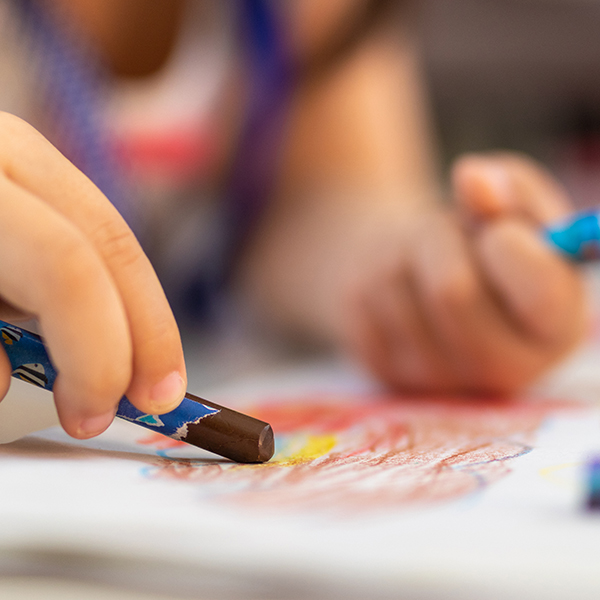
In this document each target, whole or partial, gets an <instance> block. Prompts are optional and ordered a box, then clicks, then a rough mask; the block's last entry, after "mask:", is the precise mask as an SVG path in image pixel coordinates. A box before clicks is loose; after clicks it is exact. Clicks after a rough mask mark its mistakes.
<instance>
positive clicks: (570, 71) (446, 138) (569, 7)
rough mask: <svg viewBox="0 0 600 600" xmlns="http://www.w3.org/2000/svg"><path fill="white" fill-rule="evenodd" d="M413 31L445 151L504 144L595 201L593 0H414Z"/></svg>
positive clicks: (598, 102) (597, 25)
mask: <svg viewBox="0 0 600 600" xmlns="http://www.w3.org/2000/svg"><path fill="white" fill-rule="evenodd" d="M418 29H419V35H420V40H421V47H422V52H423V61H424V67H425V71H426V76H427V79H428V83H429V87H430V91H431V96H432V103H433V107H434V112H435V118H436V121H437V125H438V131H439V133H440V136H441V140H442V144H443V149H444V155H445V158H446V160H447V161H448V160H450V159H451V158H452V157H454V156H456V155H457V154H459V153H461V152H466V151H475V150H486V149H495V148H511V149H516V150H521V151H523V152H527V153H529V154H532V155H533V156H535V157H537V158H539V159H541V160H543V161H544V162H546V163H547V164H549V165H550V166H551V167H552V168H553V169H554V170H555V171H556V174H557V175H558V176H559V177H560V178H561V180H562V181H563V182H564V183H565V184H566V185H567V187H568V188H569V189H570V190H571V192H572V193H573V195H574V197H575V200H576V202H577V203H578V204H579V205H580V206H587V205H590V204H598V199H599V198H600V35H599V29H600V2H598V1H596V0H452V1H450V2H449V1H448V0H421V2H420V3H419V8H418Z"/></svg>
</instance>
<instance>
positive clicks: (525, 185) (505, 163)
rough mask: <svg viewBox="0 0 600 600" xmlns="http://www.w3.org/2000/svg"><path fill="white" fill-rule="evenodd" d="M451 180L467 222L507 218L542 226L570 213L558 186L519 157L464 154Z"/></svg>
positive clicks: (535, 165) (535, 164)
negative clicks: (523, 220) (515, 218)
mask: <svg viewBox="0 0 600 600" xmlns="http://www.w3.org/2000/svg"><path fill="white" fill-rule="evenodd" d="M451 178H452V187H453V192H454V196H455V199H456V202H457V204H458V207H459V209H461V210H462V212H463V213H464V214H465V216H466V217H467V218H468V219H470V220H476V221H480V220H486V221H487V220H491V219H495V218H498V217H506V216H510V217H520V218H523V219H525V220H526V221H529V222H530V223H532V224H534V225H545V224H548V223H552V222H553V221H556V220H557V219H560V218H562V217H564V216H565V215H566V214H567V213H568V212H570V210H571V204H570V202H569V200H568V196H567V193H566V191H565V190H564V189H563V187H562V186H561V185H560V183H559V182H558V181H557V180H556V179H555V178H554V177H553V176H552V175H551V174H550V173H549V172H548V171H547V170H546V169H545V168H544V167H543V166H542V165H541V164H539V163H538V162H536V161H534V160H533V159H531V158H528V157H525V156H523V155H520V154H516V153H508V152H505V153H495V154H479V155H477V154H469V155H465V156H463V157H461V158H460V159H458V160H457V161H456V163H455V164H454V166H453V169H452V174H451Z"/></svg>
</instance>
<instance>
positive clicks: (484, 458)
mask: <svg viewBox="0 0 600 600" xmlns="http://www.w3.org/2000/svg"><path fill="white" fill-rule="evenodd" d="M362 400H363V401H358V402H357V400H356V399H352V398H347V399H331V398H323V399H305V398H301V399H298V400H297V401H293V402H285V403H264V404H261V405H258V406H253V407H252V411H253V414H255V415H257V416H258V417H259V418H261V419H263V420H266V421H269V422H271V423H272V425H273V428H274V430H275V432H276V447H277V452H276V454H275V456H274V458H273V459H272V460H271V461H270V462H268V463H266V464H263V465H250V466H240V465H235V464H233V463H227V462H222V463H219V464H215V463H214V462H213V463H210V464H209V463H207V462H203V461H200V460H197V461H185V460H184V461H182V460H175V461H173V462H171V463H169V464H167V463H165V462H164V461H161V462H160V464H157V465H156V466H155V467H154V468H150V469H147V470H146V471H145V475H147V476H151V477H167V478H172V479H177V480H178V481H180V482H187V483H192V484H194V483H196V482H197V483H199V484H201V491H202V494H203V495H207V494H208V495H213V496H217V497H220V498H221V497H222V498H223V499H224V500H225V501H229V502H235V503H243V504H244V505H246V506H254V507H256V508H257V509H265V510H269V511H277V510H285V509H286V508H293V509H306V510H316V511H318V512H335V513H336V514H338V515H339V514H350V515H351V514H353V513H356V512H357V511H360V512H364V511H368V510H372V509H380V508H385V507H387V508H394V509H396V508H398V507H401V506H408V505H414V504H424V503H425V504H427V503H429V504H431V503H440V502H449V501H455V500H458V499H460V498H464V497H465V496H468V495H470V494H474V493H477V492H480V491H482V490H484V489H486V488H487V487H488V486H490V485H492V484H493V483H494V482H496V481H498V480H499V479H501V478H503V477H505V476H506V475H507V474H508V473H510V471H511V468H512V464H513V463H514V461H515V460H518V458H519V457H520V456H523V455H524V454H526V453H528V452H530V451H531V449H532V439H533V437H534V434H535V432H536V430H537V429H538V427H539V426H540V424H541V423H542V422H543V420H544V419H545V418H546V416H548V415H550V414H552V413H553V412H557V411H559V410H564V408H565V404H564V403H557V402H554V403H550V402H545V403H541V402H537V403H534V402H523V401H521V402H517V401H514V402H500V401H495V402H493V401H488V400H483V399H482V400H481V401H479V402H476V401H465V400H464V399H463V400H460V399H459V400H406V399H405V400H399V399H396V398H379V399H371V400H369V401H366V399H362ZM148 441H150V440H148ZM154 443H160V442H158V440H155V442H154ZM174 448H175V447H174V446H170V447H165V446H164V445H163V450H161V454H162V455H163V456H169V453H170V452H171V451H174ZM178 448H180V447H178ZM179 452H180V450H178V451H177V453H179Z"/></svg>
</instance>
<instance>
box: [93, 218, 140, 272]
mask: <svg viewBox="0 0 600 600" xmlns="http://www.w3.org/2000/svg"><path fill="white" fill-rule="evenodd" d="M91 239H92V241H93V243H94V244H95V246H96V247H97V248H98V249H99V251H100V253H101V254H102V256H103V257H104V259H105V260H106V261H107V262H108V263H109V264H118V265H119V266H120V267H122V268H127V267H129V266H132V265H135V264H137V263H138V262H139V261H140V260H142V258H143V256H144V254H143V252H142V249H141V247H140V245H139V244H138V241H137V239H136V237H135V235H134V234H133V232H132V231H131V229H129V227H128V226H127V225H126V224H125V222H121V221H119V220H117V219H107V220H105V221H103V222H101V223H100V224H99V225H98V226H97V227H96V228H95V230H94V231H93V232H92V235H91Z"/></svg>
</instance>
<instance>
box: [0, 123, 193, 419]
mask: <svg viewBox="0 0 600 600" xmlns="http://www.w3.org/2000/svg"><path fill="white" fill-rule="evenodd" d="M0 132H2V135H3V137H6V140H0V142H2V141H6V142H7V143H0V168H2V169H3V170H4V172H5V173H6V175H7V176H8V177H9V178H10V179H12V180H13V181H14V182H15V183H16V184H17V185H19V186H21V187H22V188H24V189H25V190H27V191H29V192H31V193H33V194H34V195H36V196H38V197H40V198H42V199H43V200H45V201H46V202H47V203H48V204H50V205H51V206H52V207H53V208H54V209H55V210H56V211H58V212H59V213H60V214H62V215H64V216H65V217H66V218H67V219H68V220H69V221H70V222H71V223H73V224H74V225H75V226H76V227H77V228H78V229H79V230H80V231H81V232H82V233H83V235H84V236H85V237H86V238H87V239H88V240H89V241H90V242H91V243H92V245H93V246H94V247H95V248H96V250H97V251H98V253H99V255H100V256H101V258H102V259H103V261H104V262H105V264H106V267H107V269H108V271H109V272H110V274H111V276H112V278H113V280H114V283H115V285H116V287H117V289H118V292H119V293H120V296H121V300H122V303H123V306H124V310H125V314H126V317H127V321H128V324H129V327H130V333H131V340H132V347H133V376H132V379H131V384H130V386H129V388H128V389H127V392H126V394H127V397H128V398H129V399H130V400H131V402H132V403H133V404H135V406H137V407H138V408H139V409H140V410H142V411H144V412H147V413H151V414H161V413H164V412H168V411H170V410H172V409H173V408H175V407H176V406H177V405H178V404H179V403H180V401H181V399H182V398H183V395H184V394H185V388H186V372H185V363H184V358H183V350H182V346H181V339H180V336H179V331H178V328H177V324H176V322H175V318H174V316H173V313H172V311H171V309H170V307H169V304H168V302H167V299H166V297H165V294H164V292H163V290H162V287H161V285H160V283H159V281H158V278H157V276H156V274H155V272H154V269H153V268H152V266H151V264H150V261H149V260H148V258H147V257H146V255H145V254H144V252H143V250H142V248H141V247H140V245H139V243H138V241H137V240H136V238H135V236H134V234H133V233H132V231H131V230H130V228H129V227H128V226H127V224H126V223H125V221H124V220H123V218H122V217H121V216H120V215H119V213H118V212H117V210H116V209H115V208H114V207H113V206H112V204H110V202H109V201H108V200H107V198H106V197H105V196H104V195H103V194H102V193H101V192H100V190H99V189H98V188H97V187H96V186H95V185H94V184H93V183H92V182H91V181H90V180H89V179H88V178H87V177H86V176H85V175H84V174H83V173H82V172H81V171H79V170H78V169H77V168H76V167H75V166H74V165H73V164H72V163H71V162H69V161H68V160H67V159H66V158H65V157H64V156H63V155H62V154H60V152H58V150H56V149H55V148H54V147H53V146H52V145H51V144H50V142H48V141H47V140H46V139H45V138H44V137H43V136H42V135H41V134H40V133H38V132H37V131H36V130H35V129H33V128H32V127H30V126H29V125H28V124H26V123H25V122H24V121H21V120H20V119H17V118H15V117H12V116H11V115H5V114H3V115H0Z"/></svg>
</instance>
